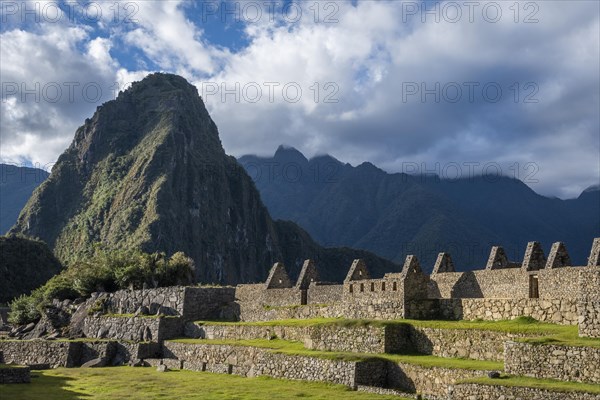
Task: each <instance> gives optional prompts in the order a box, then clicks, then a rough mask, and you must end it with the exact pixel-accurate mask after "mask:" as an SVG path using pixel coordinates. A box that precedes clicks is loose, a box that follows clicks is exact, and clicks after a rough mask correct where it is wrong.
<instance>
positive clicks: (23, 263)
mask: <svg viewBox="0 0 600 400" xmlns="http://www.w3.org/2000/svg"><path fill="white" fill-rule="evenodd" d="M0 260H1V262H0V304H2V303H7V302H9V301H10V300H12V299H13V298H15V297H16V296H18V295H20V294H22V293H29V292H30V291H31V290H33V289H35V288H36V287H38V286H40V285H42V284H43V283H44V282H46V281H47V280H48V279H50V278H51V277H52V276H54V275H56V274H58V273H59V272H60V271H61V269H62V265H61V263H60V262H59V261H58V260H57V259H56V257H54V255H53V254H52V252H51V251H50V249H49V248H48V246H46V244H45V243H42V242H40V241H37V240H31V239H26V238H23V237H19V236H15V235H11V236H0Z"/></svg>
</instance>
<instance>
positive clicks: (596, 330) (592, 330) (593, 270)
mask: <svg viewBox="0 0 600 400" xmlns="http://www.w3.org/2000/svg"><path fill="white" fill-rule="evenodd" d="M594 243H596V242H594ZM598 243H599V244H600V241H598ZM593 256H594V254H592V256H590V259H591V258H592V257H593ZM578 306H579V313H580V316H579V335H580V336H585V337H596V338H600V267H596V266H592V267H587V268H585V269H584V270H582V271H581V275H580V277H579V298H578Z"/></svg>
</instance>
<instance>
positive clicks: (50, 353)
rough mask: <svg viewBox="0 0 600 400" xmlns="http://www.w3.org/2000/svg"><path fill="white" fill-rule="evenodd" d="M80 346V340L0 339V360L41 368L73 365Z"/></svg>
mask: <svg viewBox="0 0 600 400" xmlns="http://www.w3.org/2000/svg"><path fill="white" fill-rule="evenodd" d="M81 346H82V343H81V342H61V341H54V342H52V341H46V340H0V352H1V353H2V360H0V362H2V363H5V364H6V363H14V364H19V365H29V366H32V367H36V368H42V369H43V368H57V367H75V366H77V365H79V359H80V356H81Z"/></svg>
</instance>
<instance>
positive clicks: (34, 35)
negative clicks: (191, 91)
mask: <svg viewBox="0 0 600 400" xmlns="http://www.w3.org/2000/svg"><path fill="white" fill-rule="evenodd" d="M410 3H411V2H408V3H407V2H404V3H403V2H399V1H359V2H358V3H357V4H355V5H354V4H352V2H347V1H344V2H338V3H337V5H338V6H339V9H338V10H333V11H335V15H334V18H336V19H337V20H338V22H337V23H323V21H322V19H323V18H324V17H325V16H326V15H327V14H328V12H330V11H332V10H323V9H321V10H320V18H321V21H320V22H315V21H314V18H313V17H314V9H311V8H310V7H311V6H313V3H312V2H305V3H300V4H301V5H302V6H303V18H302V19H301V20H300V21H299V22H297V23H289V21H286V20H285V18H282V15H281V14H277V15H276V16H277V18H276V21H275V22H272V23H271V22H269V21H268V19H267V18H263V19H261V21H260V23H258V24H247V25H246V28H245V34H246V35H247V37H246V38H245V39H246V40H248V42H249V44H248V45H247V46H246V47H244V48H242V49H241V50H239V51H237V52H233V51H232V50H228V49H223V48H221V47H219V46H217V45H215V44H213V43H210V42H209V41H208V39H207V36H206V34H205V31H204V29H205V28H206V26H205V25H204V24H203V22H204V21H203V18H202V16H198V14H197V13H198V12H199V9H198V7H194V6H193V5H192V4H191V3H187V2H183V1H168V2H162V1H161V2H159V1H145V2H137V3H136V5H137V6H139V9H137V10H136V13H135V15H134V18H135V20H136V22H135V23H129V24H125V23H120V24H118V25H116V26H115V25H112V26H111V25H110V19H109V18H103V20H102V21H100V22H99V25H100V26H102V27H103V29H104V30H103V31H102V32H101V33H103V34H102V35H100V36H101V37H97V35H96V33H95V31H94V30H93V29H92V27H90V26H76V25H67V24H63V25H58V24H55V25H54V26H45V27H43V29H42V30H41V31H37V32H36V31H24V30H18V29H16V30H11V31H6V32H4V33H2V37H1V38H0V39H1V40H2V76H3V78H2V79H3V81H5V80H15V81H27V82H33V81H35V80H43V81H49V80H50V81H51V80H62V81H65V80H72V81H80V82H87V81H89V80H90V79H92V80H95V81H98V82H102V84H103V85H104V86H106V87H110V86H111V85H112V83H113V82H118V83H119V85H120V87H122V86H123V84H124V83H126V82H130V81H133V80H139V79H141V78H142V77H143V76H144V75H145V74H147V73H148V71H147V69H149V68H148V67H145V66H144V63H143V62H141V64H140V65H142V67H140V68H137V69H135V70H131V69H127V68H125V67H123V66H121V63H119V60H117V59H115V58H113V57H114V56H113V55H111V51H112V49H113V48H114V47H115V46H118V47H119V49H120V51H121V52H123V51H125V52H127V51H129V50H135V51H140V52H141V53H142V54H143V56H144V57H145V58H147V59H148V60H150V62H152V63H154V64H155V65H156V66H158V68H160V69H162V70H164V71H168V72H174V73H178V74H181V75H183V76H184V77H186V78H187V79H189V80H191V81H193V82H194V83H195V84H196V85H197V86H198V88H199V89H200V90H202V88H203V85H206V84H207V82H214V83H216V84H217V85H219V86H220V85H222V84H224V85H226V87H227V88H229V89H231V88H234V87H235V84H236V83H239V84H240V90H242V89H243V88H244V85H246V84H248V83H253V82H254V83H256V84H258V85H259V86H260V87H261V89H262V97H261V98H260V101H258V102H256V103H250V102H248V101H246V99H244V96H243V95H244V93H239V95H240V96H241V99H240V102H236V101H235V100H234V98H235V96H234V95H228V96H227V97H226V101H224V102H223V101H222V100H221V96H220V94H216V95H207V96H205V102H206V104H207V106H208V108H209V111H210V112H211V115H212V116H213V118H214V119H215V121H216V123H217V125H218V126H219V129H220V133H221V137H222V140H223V143H224V147H225V149H226V151H227V152H228V153H231V154H234V155H238V156H239V155H242V154H245V153H258V154H263V155H265V154H269V153H271V152H272V151H273V150H274V149H275V148H276V147H277V146H278V145H279V144H280V143H286V144H290V145H294V146H296V147H298V148H299V149H301V150H302V151H304V152H306V153H308V154H309V155H311V154H317V153H325V152H329V153H332V154H334V155H335V156H336V157H338V158H339V159H341V160H345V161H350V162H354V163H357V162H361V161H365V160H368V161H372V162H373V163H375V164H378V165H380V166H382V167H385V168H388V169H390V170H399V169H401V166H402V162H404V161H411V162H412V161H418V162H419V163H421V162H425V163H427V164H433V163H435V162H438V161H439V162H441V163H448V162H454V161H458V162H463V161H479V162H481V163H485V162H499V163H502V165H511V163H514V162H518V163H520V164H523V163H526V162H535V163H536V165H538V166H539V172H538V175H537V176H538V177H539V182H538V183H537V184H534V183H533V182H532V183H530V184H531V185H532V186H533V187H534V188H536V189H537V190H539V191H541V192H543V193H545V194H550V193H553V194H558V195H560V196H574V195H576V194H577V192H578V191H580V190H581V189H583V188H584V187H585V186H587V185H588V184H593V183H596V182H597V181H598V178H599V177H600V170H599V165H598V160H597V155H598V152H599V151H600V143H598V132H599V130H600V122H599V118H600V117H599V115H598V112H597V110H598V106H599V104H600V99H599V98H598V92H599V88H600V87H599V85H600V84H599V76H598V69H599V68H600V66H599V65H598V64H599V47H600V45H599V39H598V37H599V33H600V25H599V16H598V15H599V12H598V11H599V7H600V6H599V5H598V3H596V2H564V1H555V2H536V3H535V5H537V6H538V7H539V9H537V10H534V9H530V8H528V9H525V6H526V3H523V2H521V3H519V7H520V9H519V10H520V11H519V15H518V23H515V22H514V17H515V16H514V11H513V9H510V8H509V7H510V6H513V4H514V3H512V2H506V3H495V4H501V6H502V18H501V19H500V21H498V22H497V23H490V22H489V21H486V19H485V18H484V16H483V14H482V11H481V9H482V7H483V6H480V7H479V8H478V9H476V10H475V13H474V22H470V21H469V16H468V13H467V10H466V9H464V8H463V15H462V18H461V19H460V21H458V22H456V23H450V22H448V21H447V19H448V18H449V16H448V15H446V16H445V17H446V20H444V18H442V19H441V21H440V22H439V23H436V22H435V21H434V17H433V16H432V15H431V14H426V15H425V18H426V22H425V23H423V22H422V21H421V15H419V14H417V15H414V16H411V15H407V12H406V9H405V8H404V7H406V6H407V5H410ZM107 4H108V3H107ZM319 4H323V3H319ZM412 4H415V3H414V2H413V3H412ZM418 4H419V6H422V4H423V3H418ZM482 4H483V3H482ZM442 7H443V4H442ZM109 11H110V10H107V11H105V12H103V15H104V16H110V12H109ZM263 11H264V10H263ZM532 11H535V15H534V16H533V17H534V18H537V19H538V20H539V21H538V22H537V23H532V24H526V23H524V19H525V18H526V17H527V16H528V15H529V14H530V13H531V12H532ZM450 17H451V16H450ZM405 18H406V21H404V19H405ZM226 24H228V23H226ZM92 25H93V24H92ZM93 28H97V27H96V26H93ZM227 28H228V29H229V25H228V26H227ZM7 44H8V45H7ZM131 57H137V56H131ZM8 59H10V60H11V62H10V63H9V62H6V61H5V60H8ZM32 60H35V62H32ZM265 82H276V83H278V84H279V86H277V87H276V88H275V97H274V101H273V102H271V101H269V92H268V90H269V89H268V87H267V86H265ZM411 82H415V83H418V84H420V83H423V82H424V83H426V84H427V85H428V87H432V85H434V84H435V83H436V82H439V83H440V84H441V86H443V85H444V84H447V83H451V82H458V83H459V84H460V83H463V82H478V83H479V84H480V86H479V87H478V92H477V100H478V101H476V102H475V103H470V102H468V101H459V102H458V103H456V104H453V103H450V102H448V101H445V100H444V99H442V101H441V102H439V103H436V102H435V101H433V100H432V98H433V96H431V95H429V96H428V97H426V99H425V100H426V101H425V102H422V101H421V97H420V96H419V95H415V96H409V97H408V101H406V100H407V99H406V98H403V90H405V89H406V88H405V85H406V84H407V83H411ZM488 82H496V83H498V85H500V86H501V88H502V89H503V97H502V101H500V102H498V103H491V102H486V101H482V99H481V91H480V88H481V86H483V85H484V84H485V83H488ZM515 82H518V83H519V85H520V86H519V92H520V93H519V94H520V99H519V102H518V103H514V102H513V101H512V96H513V95H514V93H513V91H514V88H513V86H512V85H513V84H514V83H515ZM528 82H533V83H535V84H536V85H537V88H538V89H539V90H538V92H537V93H536V95H535V98H537V99H538V100H539V102H538V103H535V104H524V103H523V101H522V100H523V98H524V96H525V95H527V94H529V93H531V91H528V90H525V88H524V85H525V84H526V83H528ZM291 83H293V84H298V85H299V86H300V87H301V88H302V97H301V98H300V99H299V101H298V102H295V103H291V102H286V101H285V99H284V97H283V95H282V91H281V89H282V88H283V86H284V85H285V84H291ZM315 83H317V84H318V85H317V86H315ZM327 83H334V84H335V85H336V86H333V87H331V86H330V87H329V90H326V88H325V86H324V85H325V84H327ZM317 87H318V88H319V97H318V100H319V101H318V102H316V101H315V99H314V95H315V90H316V88H317ZM336 88H337V89H338V90H337V92H336V94H335V98H336V99H338V102H334V103H324V102H323V100H324V99H325V96H326V95H327V94H330V93H333V91H335V90H336ZM464 90H466V89H464ZM107 91H108V92H110V90H107ZM250 93H252V92H250ZM245 94H248V93H245ZM106 95H107V97H106V98H109V97H110V96H109V93H107V94H106ZM466 96H467V94H466V91H463V98H462V99H463V100H464V98H465V97H466ZM95 105H96V104H93V105H92V104H88V103H85V102H83V103H77V104H65V103H64V102H61V103H59V104H41V103H40V104H37V103H35V104H27V106H25V105H23V104H20V103H18V102H17V103H16V104H8V103H3V104H2V117H3V121H2V139H3V143H2V157H3V158H4V159H6V158H10V157H13V158H14V157H25V158H29V159H35V160H37V159H43V160H52V159H55V158H56V156H57V155H58V153H59V151H58V147H59V145H58V144H57V145H53V146H43V145H40V142H41V141H40V140H39V139H40V138H44V143H45V141H46V140H47V139H50V138H52V140H55V139H56V140H58V138H62V140H63V142H64V143H66V142H68V141H69V140H70V139H71V138H72V135H73V131H74V127H75V126H77V125H78V124H80V123H81V122H82V121H83V119H84V118H85V117H87V116H89V115H90V114H91V113H92V112H93V108H94V107H95ZM4 132H10V134H8V136H11V138H8V139H7V140H4V139H5V136H7V134H5V133H4ZM27 135H28V136H27ZM31 138H38V140H37V141H36V140H32V139H31ZM573 138H576V140H574V139H573ZM5 142H6V143H7V145H6V144H5ZM55 143H57V142H55Z"/></svg>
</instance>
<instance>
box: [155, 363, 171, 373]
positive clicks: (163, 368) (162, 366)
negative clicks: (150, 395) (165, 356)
mask: <svg viewBox="0 0 600 400" xmlns="http://www.w3.org/2000/svg"><path fill="white" fill-rule="evenodd" d="M168 370H169V368H167V366H166V365H164V364H161V365H159V366H158V367H156V371H157V372H167V371H168Z"/></svg>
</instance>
